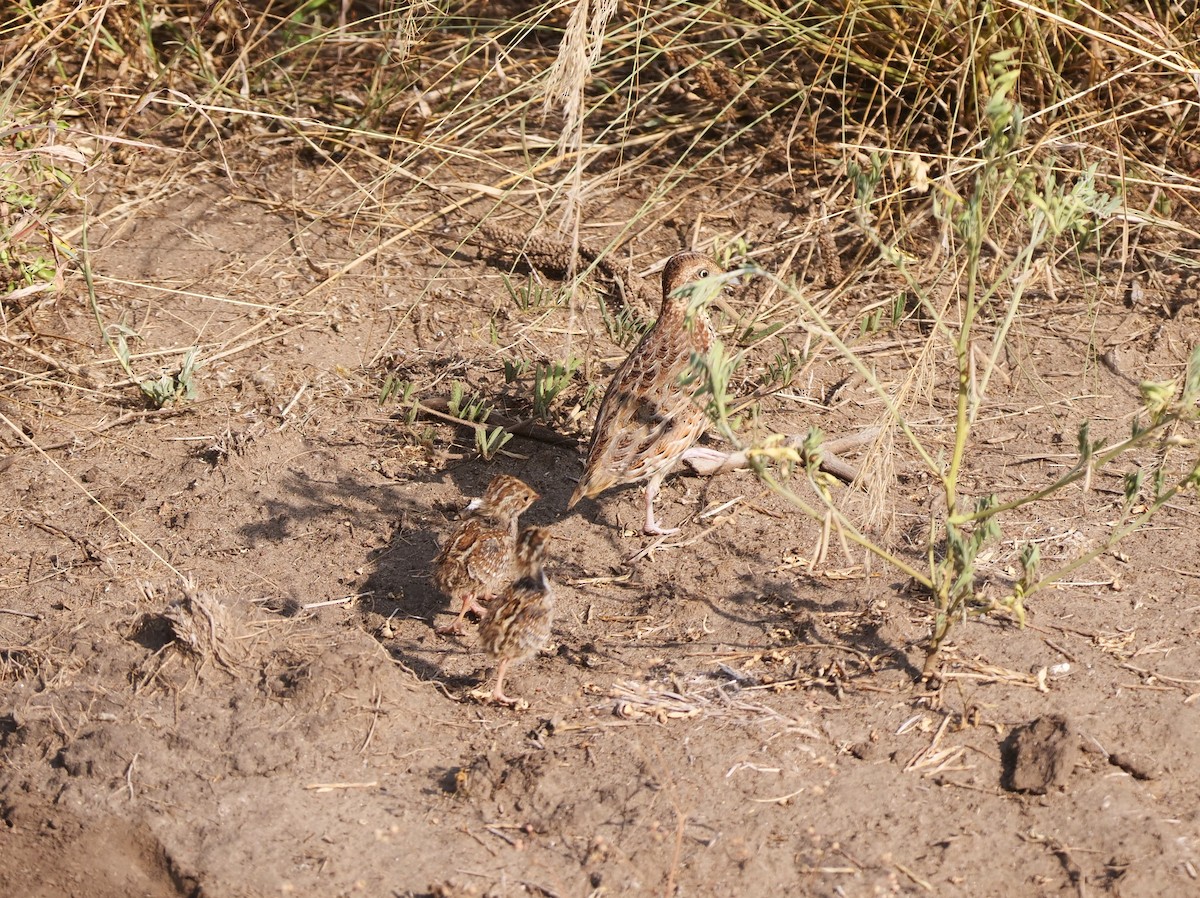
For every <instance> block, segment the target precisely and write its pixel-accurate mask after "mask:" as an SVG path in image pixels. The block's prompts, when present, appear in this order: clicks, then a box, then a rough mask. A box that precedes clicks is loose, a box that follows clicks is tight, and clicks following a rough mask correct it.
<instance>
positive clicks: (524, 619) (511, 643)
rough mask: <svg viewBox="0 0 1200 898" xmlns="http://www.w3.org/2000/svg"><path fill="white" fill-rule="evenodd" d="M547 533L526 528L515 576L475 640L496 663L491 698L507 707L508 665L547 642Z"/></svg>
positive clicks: (550, 603)
mask: <svg viewBox="0 0 1200 898" xmlns="http://www.w3.org/2000/svg"><path fill="white" fill-rule="evenodd" d="M549 540H550V531H549V530H546V529H545V528H542V527H526V528H525V529H524V530H523V531H521V536H520V539H519V540H518V545H517V563H516V570H517V576H516V578H515V579H514V580H513V582H512V583H511V584H510V585H509V587H508V588H507V589H506V590H505V591H504V592H503V593H502V594H501V595H500V596H498V597H497V598H496V599H495V601H493V602H492V603H491V604H490V605H489V606H488V609H487V613H486V614H484V616H483V622H482V623H481V624H480V627H479V639H480V643H481V644H482V645H483V649H484V651H486V652H487V653H488V654H489V655H491V656H492V657H493V658H495V659H496V660H497V661H498V662H499V666H498V667H497V669H496V686H495V689H493V690H492V698H494V699H495V700H496V701H498V702H502V703H504V704H508V705H511V704H513V703H514V700H513V699H511V698H509V697H508V696H507V695H505V694H504V674H505V671H506V670H507V669H508V666H509V665H510V664H515V663H518V662H520V661H524V660H525V659H527V658H529V657H531V656H533V655H534V654H536V653H537V651H538V650H539V649H540V648H541V647H542V646H543V645H545V644H546V641H547V640H548V639H549V638H550V625H551V623H552V621H553V617H554V594H553V591H552V590H551V588H550V581H549V579H548V578H547V577H546V570H545V560H546V544H547V543H548V542H549Z"/></svg>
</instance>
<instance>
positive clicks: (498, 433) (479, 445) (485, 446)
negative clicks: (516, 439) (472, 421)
mask: <svg viewBox="0 0 1200 898" xmlns="http://www.w3.org/2000/svg"><path fill="white" fill-rule="evenodd" d="M511 439H512V434H511V433H509V432H508V431H507V430H505V429H504V428H503V427H493V428H492V429H491V430H488V429H487V428H486V427H483V426H479V427H476V428H475V448H476V449H477V450H479V454H480V455H482V456H483V457H484V458H485V459H487V460H489V461H490V460H491V458H492V456H494V455H495V454H496V453H497V452H499V451H500V450H501V449H502V448H504V446H505V445H506V444H507V443H508V441H509V440H511Z"/></svg>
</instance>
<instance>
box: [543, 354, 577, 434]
mask: <svg viewBox="0 0 1200 898" xmlns="http://www.w3.org/2000/svg"><path fill="white" fill-rule="evenodd" d="M581 364H583V360H582V359H579V358H577V357H576V356H571V357H569V358H568V359H567V360H566V361H565V362H551V363H550V364H548V365H543V364H541V363H539V364H538V366H537V367H536V368H535V369H534V372H533V414H534V416H535V417H537V418H541V419H542V420H545V419H546V416H547V415H549V413H550V406H552V405H553V404H554V400H556V399H557V398H558V396H559V394H560V393H562V391H563V390H565V389H566V388H567V387H568V386H570V384H571V378H572V377H573V376H574V374H575V372H576V371H577V370H578V369H579V366H580V365H581Z"/></svg>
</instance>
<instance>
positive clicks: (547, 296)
mask: <svg viewBox="0 0 1200 898" xmlns="http://www.w3.org/2000/svg"><path fill="white" fill-rule="evenodd" d="M504 289H505V290H506V291H507V292H508V295H509V298H510V299H512V301H513V303H515V304H516V307H517V308H518V309H520V310H521V311H522V312H528V311H531V310H533V309H541V308H545V307H556V306H560V305H562V303H563V302H564V300H565V299H566V297H567V294H566V293H565V292H564V291H563V289H562V288H561V287H556V286H552V285H550V284H545V283H542V282H541V281H539V280H538V279H537V278H535V277H534V276H533V275H530V276H529V277H528V278H527V279H526V281H525V283H524V284H521V285H520V286H519V287H514V286H513V283H512V280H511V279H510V278H509V277H508V275H504Z"/></svg>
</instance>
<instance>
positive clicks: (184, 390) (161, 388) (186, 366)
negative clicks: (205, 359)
mask: <svg viewBox="0 0 1200 898" xmlns="http://www.w3.org/2000/svg"><path fill="white" fill-rule="evenodd" d="M121 345H122V346H123V347H124V338H122V340H121ZM125 351H126V353H128V348H127V347H126V348H125ZM126 358H127V360H128V356H127V357H126ZM195 373H196V350H195V349H189V350H188V353H187V355H185V356H184V357H183V363H182V364H181V365H180V366H179V370H178V371H176V372H175V373H173V374H171V373H167V372H163V375H162V376H161V377H160V378H159V379H158V380H144V381H141V382H140V383H139V384H138V388H139V389H140V390H141V391H142V393H143V394H144V395H145V396H146V398H147V399H149V400H150V401H151V402H152V403H154V407H155V408H164V407H166V406H168V405H173V404H174V403H176V402H179V401H181V400H187V401H189V402H190V401H191V400H193V399H195V398H196V380H195V377H194V375H195Z"/></svg>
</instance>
